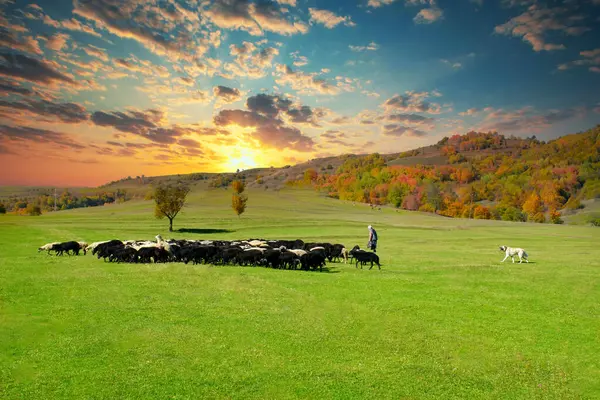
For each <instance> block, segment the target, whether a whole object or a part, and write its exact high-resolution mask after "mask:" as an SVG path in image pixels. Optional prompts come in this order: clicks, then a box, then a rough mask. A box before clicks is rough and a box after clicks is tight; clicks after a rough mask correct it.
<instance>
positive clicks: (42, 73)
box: [0, 53, 77, 85]
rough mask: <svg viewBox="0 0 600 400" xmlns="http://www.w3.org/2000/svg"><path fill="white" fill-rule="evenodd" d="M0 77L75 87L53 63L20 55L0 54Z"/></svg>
mask: <svg viewBox="0 0 600 400" xmlns="http://www.w3.org/2000/svg"><path fill="white" fill-rule="evenodd" d="M0 76H5V77H14V78H17V79H24V80H27V81H30V82H36V83H45V84H57V83H69V84H72V85H77V83H76V82H75V81H74V80H73V78H71V77H69V76H67V75H65V74H64V73H62V72H59V71H58V70H57V65H56V64H55V63H52V62H50V61H41V60H37V59H35V58H31V57H29V56H25V55H22V54H11V53H0Z"/></svg>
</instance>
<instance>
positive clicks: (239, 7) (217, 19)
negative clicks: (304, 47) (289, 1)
mask: <svg viewBox="0 0 600 400" xmlns="http://www.w3.org/2000/svg"><path fill="white" fill-rule="evenodd" d="M204 15H205V16H206V17H208V19H209V20H210V21H211V22H212V23H213V24H215V25H217V26H218V27H220V28H226V29H240V30H244V31H247V32H248V33H250V34H251V35H254V36H259V35H263V33H264V32H263V31H270V32H275V33H279V34H280V35H294V34H298V33H306V32H308V26H307V25H306V24H305V23H303V22H301V21H298V20H293V19H290V18H288V17H287V16H286V15H285V13H284V12H283V10H282V9H281V8H280V7H279V5H277V4H275V3H272V2H269V1H263V2H259V3H251V2H249V1H247V0H217V1H214V2H212V4H211V6H210V7H209V8H208V10H206V11H205V12H204Z"/></svg>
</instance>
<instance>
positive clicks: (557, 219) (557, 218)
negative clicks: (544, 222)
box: [550, 210, 565, 224]
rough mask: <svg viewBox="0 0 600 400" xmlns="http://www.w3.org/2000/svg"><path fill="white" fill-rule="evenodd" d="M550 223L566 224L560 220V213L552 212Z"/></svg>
mask: <svg viewBox="0 0 600 400" xmlns="http://www.w3.org/2000/svg"><path fill="white" fill-rule="evenodd" d="M550 222H552V223H553V224H564V222H565V221H563V220H562V219H561V218H560V213H559V212H558V211H556V210H550Z"/></svg>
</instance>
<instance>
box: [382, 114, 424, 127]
mask: <svg viewBox="0 0 600 400" xmlns="http://www.w3.org/2000/svg"><path fill="white" fill-rule="evenodd" d="M386 119H387V120H388V121H393V122H398V123H402V124H413V125H433V123H434V119H433V118H428V117H424V116H422V115H417V114H391V115H388V116H386Z"/></svg>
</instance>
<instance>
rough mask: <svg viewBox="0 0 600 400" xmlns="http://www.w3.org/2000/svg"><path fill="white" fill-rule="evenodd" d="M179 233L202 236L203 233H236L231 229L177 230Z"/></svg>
mask: <svg viewBox="0 0 600 400" xmlns="http://www.w3.org/2000/svg"><path fill="white" fill-rule="evenodd" d="M177 232H180V233H198V234H202V233H232V232H235V231H232V230H230V229H212V228H204V229H201V228H181V229H177Z"/></svg>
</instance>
